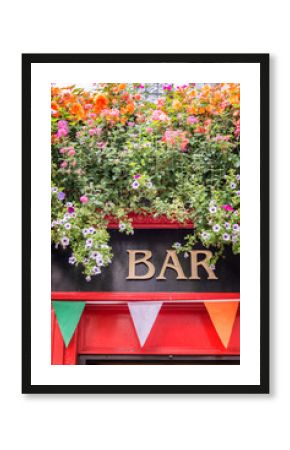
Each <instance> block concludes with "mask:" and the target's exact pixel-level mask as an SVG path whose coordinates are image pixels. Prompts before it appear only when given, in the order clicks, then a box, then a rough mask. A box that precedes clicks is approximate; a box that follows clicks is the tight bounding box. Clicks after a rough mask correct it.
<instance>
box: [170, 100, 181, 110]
mask: <svg viewBox="0 0 290 450" xmlns="http://www.w3.org/2000/svg"><path fill="white" fill-rule="evenodd" d="M172 108H173V109H174V110H175V111H180V110H181V108H182V103H181V102H180V101H179V100H173V102H172Z"/></svg>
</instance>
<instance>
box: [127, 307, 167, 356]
mask: <svg viewBox="0 0 290 450" xmlns="http://www.w3.org/2000/svg"><path fill="white" fill-rule="evenodd" d="M161 306H162V302H129V303H128V307H129V311H130V314H131V317H132V320H133V323H134V326H135V330H136V333H137V336H138V339H139V342H140V345H141V347H143V345H144V344H145V342H146V340H147V338H148V336H149V334H150V331H151V330H152V327H153V325H154V322H155V320H156V318H157V315H158V313H159V311H160V308H161Z"/></svg>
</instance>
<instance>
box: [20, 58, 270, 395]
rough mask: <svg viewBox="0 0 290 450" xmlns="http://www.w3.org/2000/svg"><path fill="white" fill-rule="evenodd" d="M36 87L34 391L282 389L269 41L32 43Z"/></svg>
mask: <svg viewBox="0 0 290 450" xmlns="http://www.w3.org/2000/svg"><path fill="white" fill-rule="evenodd" d="M22 98H23V102H22V123H23V129H22V139H23V159H22V167H23V179H22V180H23V181H22V188H23V202H22V205H23V211H22V216H23V226H22V230H23V236H22V268H23V269H22V270H23V296H22V391H23V393H241V394H242V393H245V394H248V393H268V392H269V55H268V54H23V55H22ZM84 366H86V367H84Z"/></svg>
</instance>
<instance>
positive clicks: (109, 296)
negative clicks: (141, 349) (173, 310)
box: [51, 292, 240, 302]
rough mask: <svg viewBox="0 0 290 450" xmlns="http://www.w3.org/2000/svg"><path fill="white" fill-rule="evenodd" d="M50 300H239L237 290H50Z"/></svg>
mask: <svg viewBox="0 0 290 450" xmlns="http://www.w3.org/2000/svg"><path fill="white" fill-rule="evenodd" d="M51 299H52V300H69V301H74V300H75V301H77V300H85V301H87V302H90V301H94V302H96V301H120V300H123V301H130V302H134V301H142V300H164V301H166V302H170V301H176V300H200V301H201V302H202V301H203V300H235V299H237V300H239V299H240V293H239V292H52V293H51Z"/></svg>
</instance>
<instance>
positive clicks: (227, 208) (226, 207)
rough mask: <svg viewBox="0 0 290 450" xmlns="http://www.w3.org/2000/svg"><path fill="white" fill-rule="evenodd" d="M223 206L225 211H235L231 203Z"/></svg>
mask: <svg viewBox="0 0 290 450" xmlns="http://www.w3.org/2000/svg"><path fill="white" fill-rule="evenodd" d="M222 208H223V209H224V210H225V211H234V208H233V207H232V206H231V205H223V206H222Z"/></svg>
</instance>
